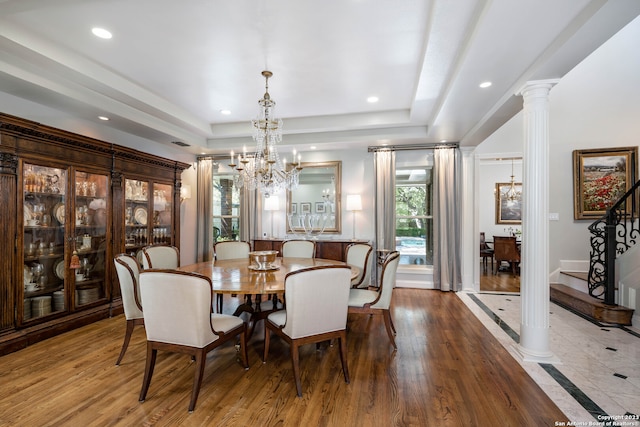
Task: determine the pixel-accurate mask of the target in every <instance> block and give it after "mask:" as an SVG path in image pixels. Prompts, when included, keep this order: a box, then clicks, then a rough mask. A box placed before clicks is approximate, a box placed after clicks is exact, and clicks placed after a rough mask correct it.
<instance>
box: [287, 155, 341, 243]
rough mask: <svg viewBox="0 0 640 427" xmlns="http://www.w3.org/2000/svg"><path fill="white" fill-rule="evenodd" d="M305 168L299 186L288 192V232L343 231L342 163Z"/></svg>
mask: <svg viewBox="0 0 640 427" xmlns="http://www.w3.org/2000/svg"><path fill="white" fill-rule="evenodd" d="M302 167H303V169H302V170H301V171H300V179H299V183H298V187H297V188H294V189H292V190H290V191H287V233H305V232H306V233H307V234H310V232H311V231H313V232H314V233H316V234H317V233H319V232H324V233H340V232H341V225H340V224H341V221H340V212H341V209H340V200H341V193H340V189H341V188H342V162H341V161H332V162H308V163H303V164H302Z"/></svg>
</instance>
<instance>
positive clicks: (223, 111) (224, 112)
mask: <svg viewBox="0 0 640 427" xmlns="http://www.w3.org/2000/svg"><path fill="white" fill-rule="evenodd" d="M220 114H224V115H225V116H228V115H229V114H231V110H220Z"/></svg>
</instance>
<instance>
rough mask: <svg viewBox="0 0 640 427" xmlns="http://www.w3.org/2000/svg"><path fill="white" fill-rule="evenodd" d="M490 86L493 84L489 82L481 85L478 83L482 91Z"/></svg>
mask: <svg viewBox="0 0 640 427" xmlns="http://www.w3.org/2000/svg"><path fill="white" fill-rule="evenodd" d="M492 84H493V83H491V82H482V83H480V87H481V88H482V89H485V88H488V87H489V86H491V85H492Z"/></svg>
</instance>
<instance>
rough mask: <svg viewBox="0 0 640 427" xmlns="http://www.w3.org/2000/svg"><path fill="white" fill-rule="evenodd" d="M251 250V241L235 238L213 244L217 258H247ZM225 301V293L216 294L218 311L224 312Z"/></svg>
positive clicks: (221, 259)
mask: <svg viewBox="0 0 640 427" xmlns="http://www.w3.org/2000/svg"><path fill="white" fill-rule="evenodd" d="M250 251H251V245H250V244H249V242H238V241H235V240H227V241H222V242H216V243H215V244H214V245H213V256H214V257H215V259H216V260H220V261H223V260H227V259H247V258H249V252H250ZM223 301H224V295H222V294H216V310H217V311H218V313H222V305H223Z"/></svg>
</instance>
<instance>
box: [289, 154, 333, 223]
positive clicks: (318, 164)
mask: <svg viewBox="0 0 640 427" xmlns="http://www.w3.org/2000/svg"><path fill="white" fill-rule="evenodd" d="M301 166H302V171H301V172H300V173H301V174H302V173H304V171H305V169H312V168H329V167H335V168H336V176H335V191H336V196H335V202H334V203H335V214H336V219H335V224H334V226H333V227H327V228H325V229H324V233H327V234H340V233H341V232H342V161H341V160H335V161H328V162H306V163H304V162H303V163H302V165H301ZM292 191H293V192H295V188H294V189H293V190H287V211H286V212H285V222H286V225H287V227H286V230H287V233H296V232H298V233H300V232H302V231H303V230H302V228H299V227H298V228H294V229H291V227H290V225H289V214H290V213H291V202H292V194H291V193H292ZM312 203H313V202H312ZM314 230H319V229H316V228H314ZM324 233H323V234H324Z"/></svg>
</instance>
